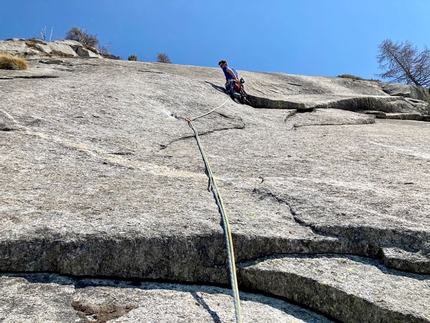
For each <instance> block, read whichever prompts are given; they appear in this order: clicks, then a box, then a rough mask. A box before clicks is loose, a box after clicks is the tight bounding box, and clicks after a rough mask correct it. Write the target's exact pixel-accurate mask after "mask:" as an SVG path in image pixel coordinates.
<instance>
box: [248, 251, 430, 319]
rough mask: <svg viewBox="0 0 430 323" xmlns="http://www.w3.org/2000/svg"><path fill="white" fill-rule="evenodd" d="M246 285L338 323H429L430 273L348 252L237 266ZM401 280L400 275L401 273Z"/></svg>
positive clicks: (287, 258)
mask: <svg viewBox="0 0 430 323" xmlns="http://www.w3.org/2000/svg"><path fill="white" fill-rule="evenodd" d="M240 273H241V278H242V279H243V283H244V285H245V286H246V287H248V288H253V289H256V290H263V291H266V292H269V293H271V294H273V295H276V296H281V297H286V298H287V299H290V300H292V301H295V302H298V303H301V304H305V305H306V306H309V307H310V308H313V309H315V310H317V311H319V312H322V313H325V314H327V315H329V316H331V317H334V318H336V319H338V320H340V321H341V322H351V323H353V322H357V323H358V322H369V323H372V322H375V323H376V322H380V323H385V322H386V323H389V322H405V323H406V322H430V276H418V275H407V274H403V273H399V272H396V271H392V270H389V269H387V268H386V267H384V266H383V265H382V264H381V263H380V262H377V261H370V260H368V259H363V258H360V257H352V256H343V257H340V256H287V257H283V258H278V259H269V260H265V261H262V262H259V263H257V264H254V265H248V266H244V267H242V268H241V270H240ZM400 275H401V276H402V279H399V276H400Z"/></svg>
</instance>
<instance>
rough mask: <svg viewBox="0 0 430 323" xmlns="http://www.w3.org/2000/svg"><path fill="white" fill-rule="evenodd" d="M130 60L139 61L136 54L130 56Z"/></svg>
mask: <svg viewBox="0 0 430 323" xmlns="http://www.w3.org/2000/svg"><path fill="white" fill-rule="evenodd" d="M128 60H129V61H137V56H136V55H130V56H129V57H128Z"/></svg>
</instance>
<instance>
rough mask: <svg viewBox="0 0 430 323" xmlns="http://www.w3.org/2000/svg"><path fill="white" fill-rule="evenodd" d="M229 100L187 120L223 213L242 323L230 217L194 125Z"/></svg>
mask: <svg viewBox="0 0 430 323" xmlns="http://www.w3.org/2000/svg"><path fill="white" fill-rule="evenodd" d="M229 100H230V99H228V100H226V101H225V102H224V103H223V104H221V105H220V106H218V107H216V108H215V109H212V110H211V111H209V112H207V113H205V114H202V115H200V116H197V117H195V118H192V119H185V120H186V121H187V122H188V125H189V126H190V128H191V129H192V130H193V132H194V136H195V138H196V141H197V146H198V147H199V150H200V153H201V155H202V158H203V162H204V164H205V168H206V172H207V175H208V177H209V185H210V188H211V190H212V193H213V195H214V197H215V200H216V203H217V205H218V209H219V211H220V213H221V218H222V223H223V227H224V234H225V239H226V244H227V254H228V262H229V267H230V282H231V287H232V289H233V296H234V309H235V314H236V323H242V313H241V308H240V297H239V288H238V284H237V277H236V263H235V260H234V250H233V241H232V238H231V230H230V225H229V222H228V216H227V212H226V211H225V206H224V202H223V200H222V197H221V194H220V192H219V189H218V186H217V184H216V181H215V178H214V176H213V173H212V170H211V168H210V165H209V162H208V159H207V157H206V154H205V152H204V150H203V147H202V144H201V142H200V138H199V134H198V132H197V130H196V128H195V127H194V125H193V123H192V121H193V120H196V119H198V118H201V117H204V116H206V115H208V114H210V113H212V112H213V111H215V110H216V109H219V108H220V107H222V106H223V105H224V104H226V103H227V102H228V101H229Z"/></svg>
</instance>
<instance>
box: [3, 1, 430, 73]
mask: <svg viewBox="0 0 430 323" xmlns="http://www.w3.org/2000/svg"><path fill="white" fill-rule="evenodd" d="M1 1H2V4H1V8H0V9H1V11H0V40H4V39H7V38H12V37H22V38H31V37H38V36H39V33H40V31H41V30H42V28H44V27H46V31H47V36H48V37H49V35H50V32H51V28H53V37H52V40H57V39H61V38H64V37H65V35H66V32H67V30H69V29H70V28H71V27H74V26H76V27H79V28H81V29H85V30H86V31H87V32H88V33H89V34H91V35H95V36H96V37H97V38H98V39H99V40H100V45H102V46H103V45H106V44H107V43H110V46H111V47H110V48H111V53H112V54H114V55H117V56H120V57H121V58H122V59H127V57H128V56H129V55H132V54H133V55H136V56H137V57H138V59H139V60H143V61H146V62H153V61H155V60H156V57H157V53H166V54H167V55H168V56H169V57H170V59H171V61H172V63H174V64H184V65H197V66H209V67H217V62H218V61H219V60H220V59H226V60H228V61H229V63H230V65H231V66H234V67H235V68H236V69H238V70H247V71H261V72H283V73H288V74H302V75H322V76H337V75H340V74H353V75H356V76H360V77H363V78H377V77H376V74H379V73H381V72H382V71H381V70H380V69H379V68H378V64H377V60H376V55H377V54H378V45H379V44H380V43H381V42H382V41H383V40H384V39H387V38H389V39H391V40H393V41H395V42H396V41H406V40H408V41H410V42H412V43H413V44H414V45H416V46H417V47H418V49H419V50H420V51H421V50H423V49H424V46H430V37H429V36H430V35H429V34H430V1H429V0H228V1H224V0H217V1H212V0H67V1H63V0H1ZM426 42H428V43H426Z"/></svg>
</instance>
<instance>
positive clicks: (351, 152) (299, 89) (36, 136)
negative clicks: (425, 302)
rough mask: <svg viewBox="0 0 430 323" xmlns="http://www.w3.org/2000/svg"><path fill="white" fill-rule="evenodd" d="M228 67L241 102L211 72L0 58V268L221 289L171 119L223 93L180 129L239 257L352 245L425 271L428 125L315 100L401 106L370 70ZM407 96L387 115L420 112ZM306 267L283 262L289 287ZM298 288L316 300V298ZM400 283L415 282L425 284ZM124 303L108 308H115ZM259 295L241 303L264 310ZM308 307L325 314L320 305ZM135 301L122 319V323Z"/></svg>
mask: <svg viewBox="0 0 430 323" xmlns="http://www.w3.org/2000/svg"><path fill="white" fill-rule="evenodd" d="M241 74H242V75H243V76H244V77H245V79H246V83H245V84H246V86H247V91H248V92H249V94H250V95H251V96H252V98H253V99H252V100H254V102H257V101H258V102H259V103H258V104H259V106H258V107H250V106H246V105H239V104H236V103H235V102H234V101H232V100H230V99H229V98H228V97H227V96H226V95H225V93H224V92H223V91H222V86H223V83H224V82H223V75H222V72H221V71H220V70H219V69H218V68H202V67H193V66H180V65H172V64H157V63H141V62H127V61H112V60H105V59H91V60H84V59H77V58H67V59H66V58H54V59H49V58H46V59H45V58H44V59H43V60H39V59H34V60H30V69H28V70H26V71H5V70H0V96H1V97H0V215H1V219H2V228H1V230H0V271H3V272H56V273H61V274H68V275H73V276H93V277H101V276H104V277H116V278H122V279H131V278H133V279H161V280H170V281H177V282H187V283H200V284H203V283H208V284H227V283H228V280H229V276H228V273H227V269H226V268H227V267H226V263H227V255H226V247H225V242H224V234H223V228H222V227H221V224H220V222H221V220H220V215H219V212H218V208H217V206H216V204H215V201H214V198H213V195H212V193H211V192H209V191H208V190H207V188H208V180H207V176H206V175H205V170H204V165H203V162H202V159H201V156H200V153H199V150H198V148H197V146H196V142H195V139H194V137H193V132H192V131H191V129H190V127H189V126H188V124H187V122H186V121H185V120H184V118H192V117H195V116H199V115H202V114H204V113H206V112H207V111H210V110H212V109H214V108H216V107H219V106H221V105H222V104H223V103H224V104H223V105H222V107H220V108H219V109H217V110H215V111H214V112H212V113H210V114H208V115H206V116H204V117H202V118H200V119H197V120H195V121H193V124H194V126H195V127H196V128H197V130H198V132H199V133H200V140H201V142H202V144H203V146H204V149H205V151H206V155H207V157H208V159H209V161H210V163H211V168H212V171H213V173H214V174H215V177H216V180H217V182H218V186H219V188H220V191H221V194H222V196H223V199H224V202H225V205H226V208H227V211H228V215H229V219H230V226H231V230H232V235H233V241H234V248H235V254H236V260H237V262H238V263H239V264H238V265H240V264H241V263H247V262H248V261H251V260H258V259H265V257H268V256H272V255H277V254H283V255H285V254H294V255H296V254H301V255H309V254H330V255H333V254H337V255H339V256H341V255H355V256H360V257H362V259H367V260H366V261H368V262H369V263H372V261H380V262H381V263H379V265H380V266H385V267H391V268H396V269H399V270H404V271H408V272H413V273H416V275H417V276H416V277H420V278H419V279H420V280H421V281H423V282H425V283H427V282H428V280H429V278H428V276H426V274H429V273H430V254H429V250H430V249H429V241H430V231H429V227H430V218H429V211H430V206H429V205H430V203H429V202H430V194H429V193H430V172H429V169H430V168H429V166H430V155H429V153H428V152H429V151H430V143H429V141H428V138H429V135H430V124H429V123H425V122H418V121H406V120H389V119H387V120H379V119H377V120H375V119H374V116H373V115H367V114H361V113H356V112H352V111H356V110H360V109H361V108H360V109H355V108H354V107H355V106H356V105H353V106H352V108H348V106H346V107H344V109H342V110H339V109H332V108H330V106H331V103H330V102H343V101H342V100H344V99H348V100H349V102H354V100H356V99H357V98H358V99H359V100H361V101H360V102H361V103H360V104H363V106H362V110H363V111H364V110H374V106H373V105H372V104H373V102H379V103H378V104H380V105H381V106H384V105H383V104H382V103H380V102H385V103H387V102H391V101H390V100H395V102H397V101H398V100H401V101H402V102H406V103H407V102H409V101H407V100H406V99H405V98H403V99H402V98H400V99H399V97H392V96H390V95H389V94H387V93H386V92H384V91H383V90H382V85H381V84H379V83H377V82H364V81H360V82H357V81H356V82H354V81H352V80H345V79H338V78H328V77H310V76H309V77H308V76H296V75H286V74H276V73H252V72H241ZM363 98H365V99H363ZM366 98H367V99H366ZM379 98H382V99H381V100H380V99H379ZM393 98H394V99H393ZM414 100H416V99H414ZM355 102H356V101H355ZM366 102H370V103H371V104H370V106H366V105H365V103H366ZM385 103H384V104H385ZM415 103H416V105H406V106H403V108H404V110H402V111H401V112H400V113H406V112H407V111H411V110H413V111H415V112H416V113H420V114H421V113H422V114H424V113H425V111H424V110H423V109H422V107H424V106H426V103H425V102H424V101H416V102H415ZM354 104H355V103H354ZM387 104H388V103H387ZM396 104H397V103H396ZM402 104H403V103H402ZM269 107H273V109H268V108H269ZM286 107H289V109H285V108H286ZM398 107H402V105H397V106H396V109H397V108H398ZM263 108H265V109H263ZM403 108H402V109H403ZM420 109H421V110H422V111H421V110H420ZM305 111H307V112H305ZM287 259H291V262H292V263H294V261H296V260H297V261H298V260H300V259H302V258H301V257H300V256H291V257H290V258H287ZM304 265H305V263H304V262H303V266H304ZM268 266H270V263H269V264H268ZM276 268H277V267H276ZM339 268H341V266H340V264H339V261H335V260H334V259H330V260H327V262H325V263H324V272H326V271H333V272H337V271H338V270H339ZM387 270H388V269H387ZM274 272H277V273H279V277H281V278H275V277H278V276H277V275H275V274H273V275H271V276H267V275H262V276H264V277H265V278H266V279H268V278H267V277H269V278H270V277H272V278H271V279H272V281H271V282H270V284H269V283H267V284H266V283H264V281H263V283H261V281H259V280H257V279H256V280H255V281H254V282H253V281H251V280H250V278H248V280H247V282H246V286H254V285H252V284H253V283H255V284H257V283H258V284H259V287H258V289H260V290H263V291H265V292H268V293H274V294H278V291H275V290H267V288H266V287H267V286H266V287H265V285H268V286H269V285H270V286H272V285H276V286H278V285H281V283H282V279H283V278H282V274H283V271H282V270H278V269H276V270H275V269H274ZM310 274H312V275H314V276H313V278H312V277H311V278H309V277H308V276H306V273H305V272H300V271H298V273H297V274H296V279H297V284H298V285H297V286H298V287H297V288H299V289H303V293H305V291H306V290H308V289H309V284H307V281H308V279H312V280H317V279H318V277H319V273H315V272H312V271H311V273H310ZM390 275H392V276H393V278H394V279H395V280H396V281H398V282H399V284H400V283H401V284H404V286H405V287H404V289H405V291H408V293H411V292H413V291H414V290H415V288H417V287H415V286H413V285H411V286H410V287H407V286H408V284H407V281H408V279H407V274H406V273H404V272H400V271H392V272H390ZM244 277H245V276H244ZM249 277H251V276H249ZM261 278H263V277H261ZM417 279H418V278H417ZM260 285H261V286H260ZM263 285H264V286H263ZM38 286H39V285H38ZM43 286H45V285H43ZM46 286H47V287H40V288H48V287H49V286H50V285H46ZM244 286H245V285H244ZM255 286H256V285H255ZM312 286H314V287H312V288H313V289H312V290H313V292H314V293H317V295H316V297H324V295H326V294H325V293H326V291H325V290H324V289H321V288H319V287H318V286H319V285H318V284H316V285H312ZM358 286H359V285H357V288H358ZM417 286H419V288H420V290H419V292H420V293H422V294H425V293H429V288H428V284H421V285H417ZM256 288H257V287H256ZM333 288H334V289H335V290H336V293H340V294H342V293H343V290H342V289H341V288H340V287H339V286H337V285H333ZM366 288H367V287H366V286H365V287H362V289H363V290H364V291H365V290H366ZM393 288H395V287H393V286H392V284H391V283H390V281H384V280H382V279H381V280H380V282H378V290H381V291H384V294H380V295H378V294H375V296H374V297H375V299H378V297H382V296H383V297H387V298H388V299H387V304H388V305H387V306H385V307H384V310H385V311H386V313H389V315H394V316H393V317H395V315H397V314H395V313H397V312H398V311H397V308H396V306H395V305H390V304H395V302H394V301H393V302H391V300H390V299H389V297H390V295H391V294H390V293H389V291H390V290H393ZM408 288H409V290H408ZM118 289H120V291H117V292H119V293H125V294H127V291H128V289H122V288H118ZM114 290H115V288H113V287H112V292H114ZM255 292H257V291H255ZM73 293H74V292H73ZM109 293H110V292H109ZM351 293H352V294H353V295H356V297H362V298H363V296H362V294H359V293H358V290H357V293H356V294H354V292H353V291H351ZM64 295H65V296H64V297H65V298H64V299H66V294H64ZM74 295H75V294H74ZM318 295H319V296H318ZM393 295H394V293H393ZM284 296H285V297H286V298H287V299H291V300H295V299H294V297H291V296H290V295H289V294H287V293H286V294H285V295H284ZM67 297H69V296H67ZM153 297H154V304H163V303H164V302H165V300H163V298H162V297H161V296H160V298H159V303H157V297H158V296H153ZM398 297H400V296H398ZM99 298H102V296H100V297H99V296H97V297H96V298H95V300H96V301H97V299H99ZM393 298H394V296H393ZM363 299H364V298H363ZM230 300H231V299H230ZM230 300H229V301H230ZM186 302H188V301H186ZM257 303H258V302H257ZM303 304H304V305H306V306H308V305H307V304H306V303H305V302H304V301H303ZM404 304H405V306H406V307H405V310H404V311H403V312H407V311H410V312H411V313H415V314H414V315H415V317H419V318H420V319H421V320H424V321H425V320H427V321H430V318H428V317H426V316H425V315H427V314H426V313H425V311H424V310H423V309H422V307H414V306H413V304H412V303H409V302H407V301H406V300H405V302H404ZM408 304H409V305H408ZM93 305H97V304H93ZM123 305H124V304H123V303H118V304H116V305H115V306H117V307H115V308H113V310H115V311H118V312H121V311H125V310H128V309H130V308H124V307H123ZM260 305H261V304H260ZM260 305H258V306H260ZM263 305H264V304H263ZM263 305H261V306H262V307H258V306H257V305H256V308H257V307H258V308H261V311H262V312H265V309H267V308H266V307H265V306H263ZM77 306H78V307H79V306H80V305H79V304H77ZM124 306H125V305H124ZM133 306H134V305H133ZM160 306H161V305H160ZM211 306H212V305H211ZM312 306H313V309H314V310H315V311H320V312H322V313H324V314H325V315H327V316H332V317H338V319H340V318H339V317H341V316H334V314H332V313H331V312H330V310H327V306H326V304H323V305H321V307H319V306H317V305H315V306H314V305H312ZM375 306H376V305H375ZM251 307H252V308H254V306H251ZM332 307H333V306H332ZM376 307H377V308H378V306H376ZM169 308H173V307H169ZM211 308H212V307H211ZM328 308H329V309H330V307H328ZM82 309H83V310H84V311H85V309H84V308H82ZM93 309H94V308H93ZM52 311H54V310H52ZM139 311H140V310H138V309H137V308H133V309H131V310H130V311H129V312H127V313H125V314H124V316H122V317H125V316H126V315H128V316H130V317H136V320H137V317H138V316H139V315H143V314H142V313H141V312H139ZM166 311H170V309H169V310H166ZM223 311H224V309H220V310H219V313H218V311H215V312H216V313H217V315H219V316H221V315H224V314H221V313H223ZM249 311H250V312H249ZM252 311H254V309H250V308H248V309H247V310H246V312H247V313H245V309H244V317H245V316H247V315H249V313H252ZM338 311H339V312H340V313H343V312H342V311H345V310H344V309H342V310H341V309H338ZM48 312H49V311H48ZM227 312H228V311H227ZM121 313H122V312H121ZM136 313H141V314H136ZM172 313H173V314H172V315H175V313H176V315H178V316H179V315H183V314H181V312H180V310H177V312H174V310H173V312H172ZM205 313H206V314H207V312H205ZM206 314H205V315H206ZM230 314H231V313H230ZM349 314H351V313H349ZM133 315H136V316H133ZM342 315H346V314H345V313H343V314H342ZM387 315H388V314H387ZM248 317H249V316H248ZM342 317H343V316H342ZM345 317H346V316H345ZM388 317H390V316H388ZM229 319H230V318H228V319H227V320H229ZM154 320H155V319H154ZM341 320H342V319H341ZM196 321H198V320H197V319H196ZM221 321H223V322H224V320H221ZM260 321H261V322H264V320H263V319H262V320H260ZM285 321H287V322H288V319H286V320H285ZM305 321H306V320H305ZM345 322H346V321H345Z"/></svg>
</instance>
